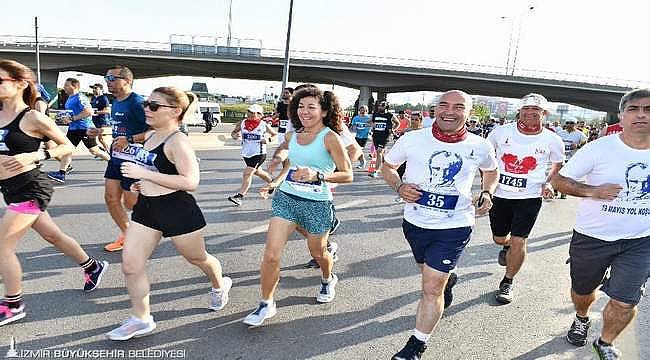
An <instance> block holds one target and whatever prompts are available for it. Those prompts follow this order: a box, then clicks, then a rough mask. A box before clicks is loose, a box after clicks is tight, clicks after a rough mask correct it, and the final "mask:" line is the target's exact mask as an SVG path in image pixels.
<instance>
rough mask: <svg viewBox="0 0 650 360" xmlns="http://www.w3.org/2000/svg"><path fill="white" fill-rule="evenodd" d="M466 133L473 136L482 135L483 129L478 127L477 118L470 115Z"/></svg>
mask: <svg viewBox="0 0 650 360" xmlns="http://www.w3.org/2000/svg"><path fill="white" fill-rule="evenodd" d="M467 131H469V132H471V133H472V134H474V135H478V136H482V135H483V129H481V128H480V127H479V126H478V116H474V115H472V116H470V117H469V121H468V125H467Z"/></svg>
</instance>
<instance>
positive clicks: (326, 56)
mask: <svg viewBox="0 0 650 360" xmlns="http://www.w3.org/2000/svg"><path fill="white" fill-rule="evenodd" d="M39 45H40V46H41V47H43V48H44V49H47V48H61V49H73V50H87V51H91V50H96V51H102V50H105V51H120V52H130V51H134V52H139V53H140V52H151V53H156V54H167V55H174V56H192V57H205V58H218V57H222V56H228V57H233V56H235V57H242V58H250V57H262V58H276V59H283V58H284V50H282V49H267V48H260V49H254V50H259V51H255V52H253V53H252V54H251V53H246V54H244V53H243V52H242V53H241V54H240V53H239V52H238V51H233V52H229V53H227V55H220V54H217V53H216V50H215V53H206V52H205V48H201V51H193V50H192V49H193V48H192V47H191V46H194V45H196V46H197V48H198V46H203V47H205V45H202V44H185V45H188V46H190V47H189V48H188V49H190V50H189V51H186V52H177V51H172V43H171V42H154V41H134V40H115V39H87V38H71V37H42V38H39ZM175 45H179V44H175ZM180 45H183V44H180ZM0 46H2V47H35V42H34V38H33V37H31V36H14V35H0ZM217 47H218V46H217V44H215V45H214V48H215V49H216V48H217ZM231 49H238V48H231ZM242 49H244V48H242ZM246 49H250V48H246ZM290 56H291V59H297V60H314V61H327V62H338V63H346V64H358V65H376V66H387V67H388V66H391V67H397V68H400V67H402V68H414V69H421V70H443V71H455V72H469V73H476V74H490V75H498V76H501V77H504V78H532V79H540V80H559V81H569V82H578V83H585V84H591V85H608V86H619V87H627V88H639V87H647V86H649V85H650V80H648V81H634V80H626V79H617V78H613V77H603V76H595V75H589V74H571V73H564V72H555V71H543V70H531V69H523V68H518V69H515V71H514V75H506V69H505V68H504V67H500V66H492V65H481V64H469V63H459V62H450V61H441V60H428V59H410V58H400V57H389V56H372V55H361V54H341V53H331V52H320V51H303V50H292V51H291V55H290Z"/></svg>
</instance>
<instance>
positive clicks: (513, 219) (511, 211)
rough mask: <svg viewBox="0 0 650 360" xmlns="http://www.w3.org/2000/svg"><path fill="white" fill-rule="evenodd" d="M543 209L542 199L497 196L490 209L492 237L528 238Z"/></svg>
mask: <svg viewBox="0 0 650 360" xmlns="http://www.w3.org/2000/svg"><path fill="white" fill-rule="evenodd" d="M541 207H542V198H532V199H505V198H500V197H497V196H495V197H494V198H493V199H492V208H491V209H490V227H491V228H492V235H494V236H499V237H501V236H507V235H508V234H510V235H511V236H517V237H522V238H527V237H528V235H530V231H531V230H532V229H533V226H534V225H535V221H536V220H537V215H538V214H539V210H540V209H541Z"/></svg>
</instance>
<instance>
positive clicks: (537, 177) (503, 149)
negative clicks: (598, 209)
mask: <svg viewBox="0 0 650 360" xmlns="http://www.w3.org/2000/svg"><path fill="white" fill-rule="evenodd" d="M487 140H488V141H489V142H490V143H491V144H492V146H494V148H495V149H496V154H497V161H498V162H499V184H498V186H497V190H496V192H495V194H494V195H495V196H497V197H500V198H505V199H532V198H538V197H541V196H542V186H543V185H544V183H545V182H546V169H547V167H548V163H549V162H552V163H563V162H564V143H563V142H562V139H561V138H560V137H559V136H557V135H556V134H555V133H554V132H552V131H551V130H548V129H542V132H541V133H539V134H536V135H526V134H522V133H521V132H520V131H519V130H517V124H516V123H511V124H506V125H503V126H499V127H497V128H495V129H494V130H493V131H492V132H490V135H488V137H487Z"/></svg>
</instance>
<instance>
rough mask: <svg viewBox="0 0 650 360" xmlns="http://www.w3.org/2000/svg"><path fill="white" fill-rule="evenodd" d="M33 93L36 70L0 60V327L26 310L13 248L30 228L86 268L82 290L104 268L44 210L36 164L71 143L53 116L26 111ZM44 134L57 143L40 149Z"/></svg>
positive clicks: (45, 183)
mask: <svg viewBox="0 0 650 360" xmlns="http://www.w3.org/2000/svg"><path fill="white" fill-rule="evenodd" d="M37 96H38V92H37V90H36V86H35V83H34V74H33V73H32V71H31V70H29V68H27V67H26V66H24V65H22V64H20V63H17V62H15V61H10V60H2V61H0V102H2V104H3V108H2V110H1V111H0V191H2V195H3V197H4V200H5V202H6V203H7V211H6V212H5V214H4V216H3V219H2V221H1V222H2V224H4V225H3V226H2V228H1V229H0V258H2V261H1V262H0V273H2V274H3V275H4V276H3V278H2V282H3V283H4V288H5V298H4V300H3V301H2V303H0V326H2V325H5V324H9V323H11V322H14V321H17V320H20V319H22V318H24V317H25V314H26V312H25V306H24V304H23V301H22V285H21V278H22V270H21V267H20V263H19V261H18V258H17V257H16V250H15V249H16V247H17V245H18V242H19V241H20V240H21V238H22V237H23V236H24V235H25V233H26V232H27V231H28V230H29V228H30V227H31V228H32V229H34V230H35V231H36V232H37V233H38V234H39V235H40V236H41V237H42V238H43V239H45V240H46V241H47V242H49V243H51V244H52V245H54V246H55V247H56V248H57V249H59V250H61V251H62V252H63V253H64V254H65V255H67V256H68V257H69V258H71V259H73V260H74V261H75V262H77V263H79V265H80V266H81V267H82V269H83V270H84V291H86V292H89V291H92V290H94V289H95V288H96V287H97V285H98V284H99V282H100V280H101V277H102V275H103V274H104V272H105V270H106V269H107V267H108V263H107V262H105V261H104V262H99V261H96V260H94V259H91V258H89V257H88V254H86V252H85V251H84V250H83V249H82V248H81V247H80V246H79V244H78V243H77V242H76V241H75V240H74V239H72V238H71V237H69V236H68V235H66V234H64V233H63V232H62V231H61V229H59V227H58V226H57V225H56V224H55V223H54V221H53V220H52V218H51V217H50V215H49V214H48V213H47V212H46V211H45V209H46V208H47V205H48V203H49V202H50V198H51V196H52V192H53V189H52V184H51V182H50V181H49V180H48V179H47V177H46V176H45V174H43V173H42V172H41V171H40V170H39V168H38V163H39V162H40V161H42V160H46V159H49V158H50V157H55V156H62V155H67V154H70V153H71V152H72V150H73V147H72V144H70V142H69V141H68V139H67V138H66V137H65V136H64V135H63V133H62V132H61V131H60V130H59V129H58V128H57V127H56V126H55V125H54V122H53V121H51V120H50V119H49V118H47V117H46V116H45V115H43V114H42V113H39V112H38V111H35V110H30V107H32V106H33V105H34V103H35V102H36V98H37ZM44 137H48V138H50V139H52V140H53V141H54V142H55V143H56V146H55V147H53V148H51V149H49V150H41V149H40V147H41V142H42V139H43V138H44ZM8 229H11V231H9V230H8ZM73 306H74V305H73Z"/></svg>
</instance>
